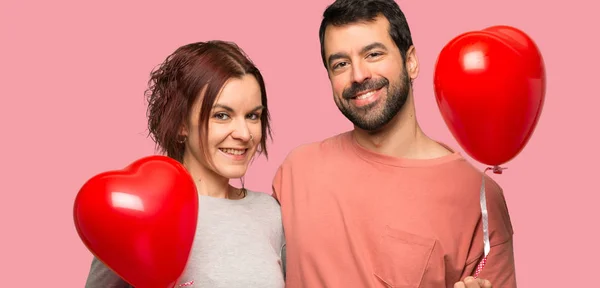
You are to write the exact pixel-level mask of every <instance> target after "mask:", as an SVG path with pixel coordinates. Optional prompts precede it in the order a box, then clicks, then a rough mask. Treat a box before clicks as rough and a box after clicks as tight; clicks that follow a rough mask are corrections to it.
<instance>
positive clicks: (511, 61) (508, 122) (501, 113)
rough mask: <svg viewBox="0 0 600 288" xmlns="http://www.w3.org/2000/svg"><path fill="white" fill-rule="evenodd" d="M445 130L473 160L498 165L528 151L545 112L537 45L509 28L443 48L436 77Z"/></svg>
mask: <svg viewBox="0 0 600 288" xmlns="http://www.w3.org/2000/svg"><path fill="white" fill-rule="evenodd" d="M434 90H435V95H436V101H437V104H438V107H439V109H440V112H441V114H442V116H443V118H444V121H445V123H446V125H447V126H448V127H449V129H450V131H451V133H452V135H453V136H454V137H455V138H456V140H457V142H458V143H459V145H461V147H463V149H464V150H465V152H467V153H468V154H469V155H470V156H471V157H473V158H474V159H475V160H477V161H479V162H481V163H484V164H487V165H493V166H498V165H500V164H503V163H506V162H508V161H510V160H511V159H513V158H514V157H515V156H516V155H517V154H519V153H520V152H521V151H522V149H523V148H524V147H525V145H526V144H527V142H528V141H529V139H530V138H531V135H532V133H533V131H534V130H535V127H536V125H537V123H538V120H539V117H540V113H541V112H542V108H543V104H544V99H545V93H546V75H545V66H544V61H543V58H542V55H541V54H540V51H539V49H538V47H537V46H536V44H535V43H534V42H533V40H532V39H531V38H530V37H529V36H528V35H527V34H525V33H524V32H523V31H521V30H519V29H516V28H514V27H510V26H493V27H489V28H487V29H483V30H481V31H472V32H468V33H463V34H461V35H459V36H457V37H455V38H454V39H452V40H451V41H450V42H449V43H448V44H446V45H445V46H444V48H443V49H442V51H441V52H440V55H439V57H438V59H437V63H436V66H435V72H434Z"/></svg>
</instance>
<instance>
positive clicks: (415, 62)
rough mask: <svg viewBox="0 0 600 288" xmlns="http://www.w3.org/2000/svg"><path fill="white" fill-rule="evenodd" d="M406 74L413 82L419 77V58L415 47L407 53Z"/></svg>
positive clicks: (411, 47)
mask: <svg viewBox="0 0 600 288" xmlns="http://www.w3.org/2000/svg"><path fill="white" fill-rule="evenodd" d="M405 63H406V73H408V78H409V79H410V81H411V82H412V81H413V80H415V79H417V77H418V76H419V58H418V57H417V51H416V49H415V46H410V48H408V50H407V51H406V61H405Z"/></svg>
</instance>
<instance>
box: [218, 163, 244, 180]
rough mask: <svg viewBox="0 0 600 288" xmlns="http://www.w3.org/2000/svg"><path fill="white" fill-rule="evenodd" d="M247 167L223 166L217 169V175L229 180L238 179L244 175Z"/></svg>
mask: <svg viewBox="0 0 600 288" xmlns="http://www.w3.org/2000/svg"><path fill="white" fill-rule="evenodd" d="M246 171H248V165H223V166H221V167H217V173H219V174H220V175H221V176H223V177H225V178H229V179H238V178H242V177H243V176H244V175H246Z"/></svg>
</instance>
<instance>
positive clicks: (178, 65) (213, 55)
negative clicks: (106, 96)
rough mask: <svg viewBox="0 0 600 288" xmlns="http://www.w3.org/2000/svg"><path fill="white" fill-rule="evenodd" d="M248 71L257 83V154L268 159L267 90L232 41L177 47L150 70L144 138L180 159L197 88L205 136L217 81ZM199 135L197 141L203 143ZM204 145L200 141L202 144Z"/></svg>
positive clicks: (255, 71) (269, 128) (216, 91)
mask: <svg viewBox="0 0 600 288" xmlns="http://www.w3.org/2000/svg"><path fill="white" fill-rule="evenodd" d="M244 75H252V76H254V77H255V78H256V81H257V82H258V85H259V86H260V92H261V100H262V105H263V106H264V109H263V112H262V114H261V119H260V120H261V131H262V138H261V139H260V145H259V148H258V153H259V154H260V153H263V154H264V155H265V156H266V157H268V152H267V137H272V135H271V126H270V123H269V120H270V115H269V110H268V105H267V91H266V88H265V82H264V80H263V77H262V74H261V73H260V71H259V70H258V68H257V67H256V65H254V63H252V61H251V60H250V58H249V57H248V56H247V55H246V54H245V53H244V51H243V50H242V49H241V48H240V47H238V46H237V45H236V44H235V43H232V42H226V41H220V40H213V41H208V42H196V43H190V44H187V45H184V46H181V47H179V48H178V49H177V50H175V52H173V53H172V54H171V55H169V56H168V57H167V58H166V59H165V61H164V62H163V63H162V64H161V65H160V66H159V67H158V68H156V69H154V70H153V71H152V72H151V74H150V80H149V81H148V89H147V90H146V92H145V95H146V97H147V100H148V110H147V116H148V129H149V133H150V137H151V138H152V140H153V141H154V142H155V143H156V146H157V148H159V150H161V152H163V153H166V154H167V156H168V157H171V158H173V159H175V160H177V161H179V162H183V154H184V151H185V143H182V141H179V140H180V139H181V138H180V137H179V132H180V131H181V127H182V125H183V124H184V123H185V121H186V120H187V119H188V117H189V116H190V113H191V111H192V107H193V105H194V103H195V102H196V99H197V98H198V97H199V95H200V93H201V92H203V99H202V105H201V110H200V120H199V124H200V125H199V127H202V128H201V130H202V131H200V135H201V137H202V138H203V139H204V140H206V135H207V133H208V122H209V121H208V120H209V118H210V112H211V110H212V107H213V105H214V102H215V101H216V99H217V97H218V95H219V93H220V91H221V89H222V88H223V85H225V83H226V82H227V80H229V79H230V78H233V77H236V78H241V77H243V76H244ZM203 139H200V143H205V141H202V140H203ZM202 146H203V147H204V145H202Z"/></svg>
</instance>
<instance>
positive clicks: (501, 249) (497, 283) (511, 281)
mask: <svg viewBox="0 0 600 288" xmlns="http://www.w3.org/2000/svg"><path fill="white" fill-rule="evenodd" d="M480 261H481V259H478V260H477V261H474V262H473V263H471V264H469V265H468V266H467V267H466V269H465V272H469V273H468V274H467V275H463V277H462V279H464V278H465V277H467V276H469V275H474V274H475V270H476V269H477V265H478V264H479V262H480ZM478 277H479V278H482V279H487V280H489V281H490V282H491V283H492V285H493V286H494V287H503V288H516V287H517V279H516V271H515V257H514V253H513V241H512V239H510V240H508V241H506V242H504V243H501V244H497V245H495V246H492V247H490V253H489V254H488V256H487V262H486V265H485V266H484V268H483V270H481V273H480V274H479V276H478Z"/></svg>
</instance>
